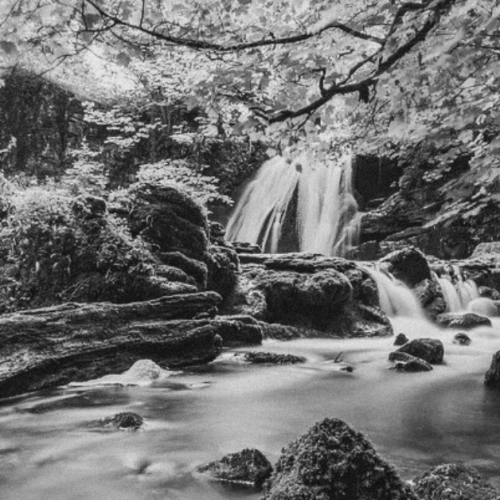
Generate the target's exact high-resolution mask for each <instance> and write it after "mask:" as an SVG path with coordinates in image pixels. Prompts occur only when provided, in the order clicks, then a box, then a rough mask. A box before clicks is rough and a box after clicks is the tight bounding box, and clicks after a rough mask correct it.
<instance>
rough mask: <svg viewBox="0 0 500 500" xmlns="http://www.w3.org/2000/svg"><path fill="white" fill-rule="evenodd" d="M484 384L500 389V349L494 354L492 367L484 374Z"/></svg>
mask: <svg viewBox="0 0 500 500" xmlns="http://www.w3.org/2000/svg"><path fill="white" fill-rule="evenodd" d="M484 385H486V386H487V387H491V388H493V389H500V351H497V352H496V353H495V354H493V358H492V360H491V365H490V368H489V370H488V371H487V372H486V373H485V375H484Z"/></svg>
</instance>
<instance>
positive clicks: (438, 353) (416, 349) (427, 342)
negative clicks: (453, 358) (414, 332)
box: [391, 339, 444, 365]
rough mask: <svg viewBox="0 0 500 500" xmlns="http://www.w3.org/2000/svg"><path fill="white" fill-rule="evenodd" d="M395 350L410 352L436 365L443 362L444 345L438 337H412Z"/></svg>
mask: <svg viewBox="0 0 500 500" xmlns="http://www.w3.org/2000/svg"><path fill="white" fill-rule="evenodd" d="M397 352H401V353H407V354H411V355H412V356H415V357H416V358H421V359H423V360H424V361H427V363H430V364H432V365H436V364H439V363H442V362H443V356H444V347H443V343H442V342H441V341H440V340H438V339H413V340H411V341H410V342H408V343H407V344H405V345H403V346H401V347H400V348H399V349H398V350H397ZM391 354H392V353H391Z"/></svg>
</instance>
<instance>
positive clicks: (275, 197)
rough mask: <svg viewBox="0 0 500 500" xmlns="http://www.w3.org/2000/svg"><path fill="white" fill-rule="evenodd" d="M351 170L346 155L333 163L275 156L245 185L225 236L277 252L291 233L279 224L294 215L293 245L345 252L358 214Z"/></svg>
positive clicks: (305, 249) (356, 231)
mask: <svg viewBox="0 0 500 500" xmlns="http://www.w3.org/2000/svg"><path fill="white" fill-rule="evenodd" d="M351 176H352V166H351V158H350V156H345V157H344V158H342V159H341V160H340V161H338V162H336V163H333V162H332V163H326V162H325V161H319V160H316V159H314V158H313V157H312V156H311V155H308V154H306V153H303V154H301V155H300V156H298V157H297V158H295V159H294V160H289V159H286V158H284V157H282V156H275V157H274V158H272V159H270V160H268V161H266V162H265V163H264V164H263V165H262V167H261V168H260V170H259V172H258V174H257V177H256V178H255V179H254V180H253V181H252V182H251V183H250V184H249V185H248V187H247V188H246V190H245V191H244V193H243V195H242V197H241V199H240V200H239V202H238V204H237V206H236V208H235V210H234V212H233V215H232V217H231V219H230V221H229V223H228V227H227V230H226V233H227V236H228V239H230V240H233V241H247V242H249V243H254V244H259V245H261V246H262V248H263V249H264V250H265V251H270V252H277V251H278V247H279V244H280V240H282V238H284V237H287V238H288V239H290V238H291V235H290V234H284V233H283V229H284V226H285V223H286V221H287V220H289V218H290V217H292V218H294V219H295V225H294V226H293V231H294V232H295V233H296V234H295V240H296V243H295V244H296V246H297V248H295V250H298V251H302V252H318V253H322V254H324V255H344V254H345V252H346V251H347V250H348V249H349V248H351V247H352V246H354V245H355V244H356V242H357V239H358V234H359V224H360V218H361V217H360V215H359V214H358V205H357V203H356V200H355V199H354V196H353V193H352V180H351ZM291 210H295V214H290V211H291ZM287 231H288V228H287Z"/></svg>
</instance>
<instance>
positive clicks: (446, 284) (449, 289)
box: [436, 266, 479, 312]
mask: <svg viewBox="0 0 500 500" xmlns="http://www.w3.org/2000/svg"><path fill="white" fill-rule="evenodd" d="M447 271H448V272H447V273H446V274H445V275H444V276H441V277H438V276H436V279H437V280H438V282H439V284H440V285H441V290H442V291H443V296H444V300H445V302H446V306H447V311H448V312H457V311H464V310H465V309H466V308H467V305H468V304H469V302H471V301H472V300H474V299H477V298H478V297H479V290H478V288H477V285H476V283H475V282H474V281H472V280H469V279H467V280H465V279H464V278H463V276H462V273H461V271H460V268H459V267H458V266H451V267H450V268H449V269H448V270H447Z"/></svg>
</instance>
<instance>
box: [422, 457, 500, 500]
mask: <svg viewBox="0 0 500 500" xmlns="http://www.w3.org/2000/svg"><path fill="white" fill-rule="evenodd" d="M414 485H415V486H414V489H415V492H416V493H417V495H419V497H420V498H421V500H499V499H500V491H498V490H497V489H496V488H494V487H493V486H492V485H491V484H490V483H488V482H486V481H485V480H484V479H482V478H481V476H480V475H479V474H478V473H477V471H476V470H475V469H473V468H470V467H466V466H465V465H462V464H445V465H439V466H438V467H434V468H433V469H431V470H430V471H428V472H426V473H425V474H423V475H422V476H419V477H417V478H415V480H414Z"/></svg>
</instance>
